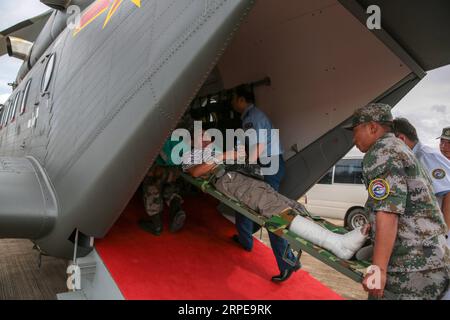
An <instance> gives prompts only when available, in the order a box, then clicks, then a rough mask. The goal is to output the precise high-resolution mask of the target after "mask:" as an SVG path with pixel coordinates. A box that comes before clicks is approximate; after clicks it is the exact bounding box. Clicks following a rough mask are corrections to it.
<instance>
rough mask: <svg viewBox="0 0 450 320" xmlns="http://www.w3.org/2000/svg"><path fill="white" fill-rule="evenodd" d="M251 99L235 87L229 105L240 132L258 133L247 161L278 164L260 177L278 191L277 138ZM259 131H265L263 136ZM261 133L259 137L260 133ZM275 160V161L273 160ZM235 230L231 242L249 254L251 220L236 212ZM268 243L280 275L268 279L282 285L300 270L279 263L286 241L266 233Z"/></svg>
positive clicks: (248, 91) (291, 257) (282, 170)
mask: <svg viewBox="0 0 450 320" xmlns="http://www.w3.org/2000/svg"><path fill="white" fill-rule="evenodd" d="M254 103H255V97H254V94H253V90H252V88H251V87H250V86H248V85H241V86H238V87H237V88H236V89H235V90H234V93H233V99H232V106H233V109H234V110H235V111H237V112H238V113H240V114H241V120H242V127H243V129H244V131H247V130H249V129H254V130H256V133H257V134H258V139H257V143H256V144H253V145H249V146H248V149H249V155H248V157H249V162H250V163H255V162H256V161H257V160H258V162H259V163H260V165H261V166H262V167H264V166H265V167H268V166H270V162H269V161H272V162H274V163H275V164H277V163H278V164H279V166H278V168H275V169H277V170H275V173H274V174H268V175H264V181H265V182H266V183H268V184H269V185H270V186H271V187H272V188H273V189H275V190H276V191H278V190H279V188H280V183H281V179H282V178H283V176H284V173H285V163H284V160H283V157H282V150H281V146H280V142H279V139H273V135H272V134H271V130H272V129H273V126H272V123H271V122H270V120H269V118H268V117H267V116H266V115H265V114H264V113H263V112H262V111H261V110H259V109H258V108H257V107H256V106H255V104H254ZM261 130H267V132H266V133H264V131H261ZM260 133H263V134H260ZM274 158H275V161H273V160H274ZM236 228H237V231H238V234H237V235H235V236H233V240H234V241H235V242H237V243H239V244H240V245H241V246H242V247H243V248H244V249H245V250H247V251H251V250H252V247H253V236H252V234H253V233H254V232H255V227H254V223H253V221H252V220H250V219H248V218H247V217H245V216H243V215H241V214H240V213H237V212H236ZM269 238H270V243H271V246H272V250H273V253H274V255H275V258H276V261H277V264H278V268H279V270H280V274H279V275H276V276H274V277H272V281H274V282H282V281H285V280H287V279H288V278H289V277H290V276H291V275H292V273H293V272H294V271H297V270H298V269H299V268H300V264H299V263H298V264H297V265H296V266H295V267H292V266H291V265H289V264H288V263H287V262H286V261H284V260H283V255H284V253H285V251H286V248H287V246H288V242H287V241H286V240H284V239H282V238H280V237H278V236H276V235H275V234H273V233H270V232H269ZM287 258H288V259H289V260H291V261H293V260H294V259H295V258H294V255H293V253H292V251H289V252H288V254H287Z"/></svg>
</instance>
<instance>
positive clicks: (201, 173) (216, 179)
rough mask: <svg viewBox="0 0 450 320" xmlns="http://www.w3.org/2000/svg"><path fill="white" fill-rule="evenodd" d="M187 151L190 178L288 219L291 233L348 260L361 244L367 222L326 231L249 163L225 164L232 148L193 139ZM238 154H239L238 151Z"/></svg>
mask: <svg viewBox="0 0 450 320" xmlns="http://www.w3.org/2000/svg"><path fill="white" fill-rule="evenodd" d="M194 145H196V146H201V148H199V147H194V148H193V149H192V150H191V151H190V152H186V153H184V154H183V157H182V165H183V171H184V172H186V173H188V174H190V175H191V176H193V177H194V178H199V177H200V178H204V179H207V180H209V181H210V182H211V183H212V184H213V185H214V187H215V188H216V189H217V190H218V191H220V192H221V193H223V194H224V195H226V196H228V197H230V198H231V199H234V200H237V201H238V202H240V203H243V204H245V205H246V206H247V207H249V208H250V209H252V210H254V211H256V212H258V213H259V214H261V215H263V216H265V217H267V218H271V217H272V216H275V215H277V216H281V217H283V218H284V219H285V220H287V221H290V224H289V225H288V230H289V231H291V232H293V233H294V234H296V235H298V236H300V237H302V238H303V239H306V240H308V241H310V242H312V243H313V244H315V245H318V246H320V247H322V248H325V249H327V250H329V251H331V252H332V253H334V254H335V255H336V256H337V257H339V258H341V259H345V260H349V259H350V258H351V257H353V255H354V254H355V253H356V252H357V251H358V250H359V249H360V248H361V247H362V246H363V245H364V243H365V242H366V240H367V238H368V233H369V229H370V225H365V226H363V227H360V228H358V229H355V230H353V231H351V232H348V233H346V234H337V233H334V232H331V231H329V230H328V229H325V228H323V227H321V226H320V225H318V224H316V223H315V222H313V221H311V220H310V219H308V218H304V217H302V216H301V213H306V212H307V211H306V209H305V207H304V206H303V205H302V204H300V203H298V202H297V201H294V200H291V199H289V198H287V197H285V196H283V195H281V194H279V193H278V192H276V191H275V190H274V189H273V188H272V187H271V186H270V185H268V184H267V183H265V182H264V181H263V180H262V179H258V175H257V174H256V173H255V172H256V171H254V170H251V169H250V168H255V166H256V165H255V166H253V165H239V164H233V165H227V164H225V162H226V160H227V159H228V160H231V159H233V160H236V159H237V158H238V156H239V155H238V153H237V152H236V151H226V152H223V153H222V152H217V148H215V147H214V144H213V142H211V141H202V142H197V143H196V144H195V143H194ZM240 156H242V155H240Z"/></svg>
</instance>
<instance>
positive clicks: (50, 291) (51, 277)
mask: <svg viewBox="0 0 450 320" xmlns="http://www.w3.org/2000/svg"><path fill="white" fill-rule="evenodd" d="M66 268H67V262H66V261H65V260H62V259H57V258H53V257H45V256H43V257H42V259H41V266H40V267H39V253H38V252H37V251H36V250H33V243H32V242H31V241H29V240H10V239H4V240H0V300H53V299H56V294H57V293H61V292H66V291H67V287H66V279H67V278H66Z"/></svg>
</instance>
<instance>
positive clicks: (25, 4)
mask: <svg viewBox="0 0 450 320" xmlns="http://www.w3.org/2000/svg"><path fill="white" fill-rule="evenodd" d="M49 9H50V8H49V7H47V6H46V5H44V4H42V3H41V2H40V1H38V0H20V1H5V0H2V1H0V30H5V29H7V28H9V27H12V26H13V25H15V24H17V23H19V22H21V21H23V20H25V19H29V18H32V17H35V16H37V15H39V14H41V13H44V12H45V11H47V10H49Z"/></svg>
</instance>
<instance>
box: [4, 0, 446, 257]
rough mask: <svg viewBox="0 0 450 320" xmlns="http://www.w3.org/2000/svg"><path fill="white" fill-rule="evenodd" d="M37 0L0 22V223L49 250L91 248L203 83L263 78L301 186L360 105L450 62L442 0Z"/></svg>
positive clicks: (80, 253) (292, 175) (393, 99)
mask: <svg viewBox="0 0 450 320" xmlns="http://www.w3.org/2000/svg"><path fill="white" fill-rule="evenodd" d="M41 2H42V3H44V4H46V5H48V6H49V8H50V9H51V10H49V11H48V12H46V13H44V14H42V15H40V16H38V17H35V18H32V19H29V20H27V21H24V22H22V23H19V24H17V25H15V26H13V27H11V28H9V29H7V30H4V31H2V32H1V33H0V55H4V54H6V53H8V54H9V55H10V56H11V57H15V58H18V59H21V60H23V64H22V67H21V68H20V70H19V72H18V74H17V78H16V79H15V81H14V83H13V88H14V90H13V92H12V94H11V96H10V98H9V99H8V100H7V101H6V103H5V104H4V106H3V107H2V110H1V111H0V112H1V121H0V168H1V169H0V202H1V203H2V205H1V206H0V236H1V237H5V238H27V239H31V240H32V241H33V242H34V243H35V244H36V247H37V248H38V249H39V250H40V251H41V252H42V253H45V254H48V255H51V256H56V257H64V258H71V257H73V255H74V250H75V258H77V257H78V258H81V257H85V256H87V255H88V254H92V252H95V245H94V242H93V239H94V238H103V237H104V236H105V235H106V234H107V233H108V231H109V230H110V228H111V227H112V226H113V225H114V223H115V221H116V220H117V219H118V217H119V216H120V214H121V213H122V211H123V209H124V208H125V206H126V205H127V203H128V202H129V200H130V199H131V198H132V196H133V194H134V193H135V192H136V190H137V188H138V186H139V184H140V183H141V181H142V180H143V178H144V176H145V174H146V172H147V171H148V169H149V167H150V166H151V164H152V163H153V161H154V160H155V158H156V156H157V155H158V153H159V151H160V149H161V147H162V145H163V143H164V141H165V140H166V139H167V138H168V136H169V135H170V133H171V131H172V130H173V129H174V128H175V126H176V124H177V123H178V121H179V120H180V118H181V117H182V116H183V115H184V114H185V112H186V111H187V110H188V108H189V107H190V106H191V105H192V103H193V101H195V99H196V98H198V97H199V96H207V95H208V94H210V93H215V92H217V91H218V90H226V89H229V88H233V87H235V86H237V85H239V84H242V83H255V82H256V83H258V81H259V80H261V79H267V78H269V79H270V81H263V83H264V85H259V86H255V94H256V96H257V99H258V106H259V107H260V108H261V109H262V110H264V111H265V112H266V113H267V114H268V115H269V116H270V118H271V119H272V120H273V122H274V124H275V126H276V127H278V128H280V130H281V140H282V144H283V147H284V150H286V152H285V155H284V156H285V159H286V161H287V174H286V178H285V180H284V181H283V183H282V187H281V192H282V193H283V194H285V195H286V196H288V197H290V198H293V199H297V198H299V197H300V196H301V195H303V194H304V193H305V192H306V191H307V190H308V189H309V188H310V187H311V186H312V185H313V184H314V183H315V182H316V181H318V180H319V179H320V178H321V176H322V175H323V174H324V173H326V172H327V170H328V169H329V168H330V167H332V166H333V165H334V164H335V163H336V162H337V161H338V160H339V159H340V158H342V157H343V156H344V155H345V154H346V153H347V152H348V151H349V150H350V149H351V147H352V146H353V143H352V136H351V134H350V133H348V132H347V131H346V130H344V129H342V125H343V124H345V123H346V122H348V120H349V118H350V116H351V114H352V113H353V111H354V110H355V109H357V108H358V107H360V106H363V105H365V104H367V103H369V102H374V101H379V102H385V103H389V104H391V105H395V104H396V103H397V102H398V101H399V100H400V99H401V98H402V97H403V96H405V95H406V94H407V93H408V92H409V91H410V90H411V89H412V88H413V87H414V86H415V85H417V83H418V82H419V81H420V80H421V79H422V78H424V77H425V75H426V72H427V71H428V70H432V69H435V68H438V67H441V66H444V65H447V64H449V63H450V54H449V52H450V43H449V42H448V41H447V37H448V31H449V30H450V22H449V21H450V19H449V14H450V4H449V3H448V1H446V0H433V1H416V2H411V1H406V0H397V1H387V0H373V1H366V0H301V1H298V0H286V1H282V2H280V1H275V0H266V1H252V0H204V1H203V0H172V1H167V0H141V1H139V0H129V1H127V0H123V1H121V0H119V1H118V0H113V1H110V0H97V1H93V0H72V1H70V0H41ZM369 5H376V6H378V7H379V8H380V9H381V10H380V12H381V27H380V28H375V29H372V30H371V29H369V28H368V27H367V19H368V18H369V15H368V14H367V11H366V9H367V8H368V7H369ZM74 8H75V9H76V8H78V9H77V10H75V9H74ZM78 13H79V14H78ZM213 70H214V72H213ZM212 121H213V120H212ZM97 258H98V257H97ZM97 258H96V259H97Z"/></svg>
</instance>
